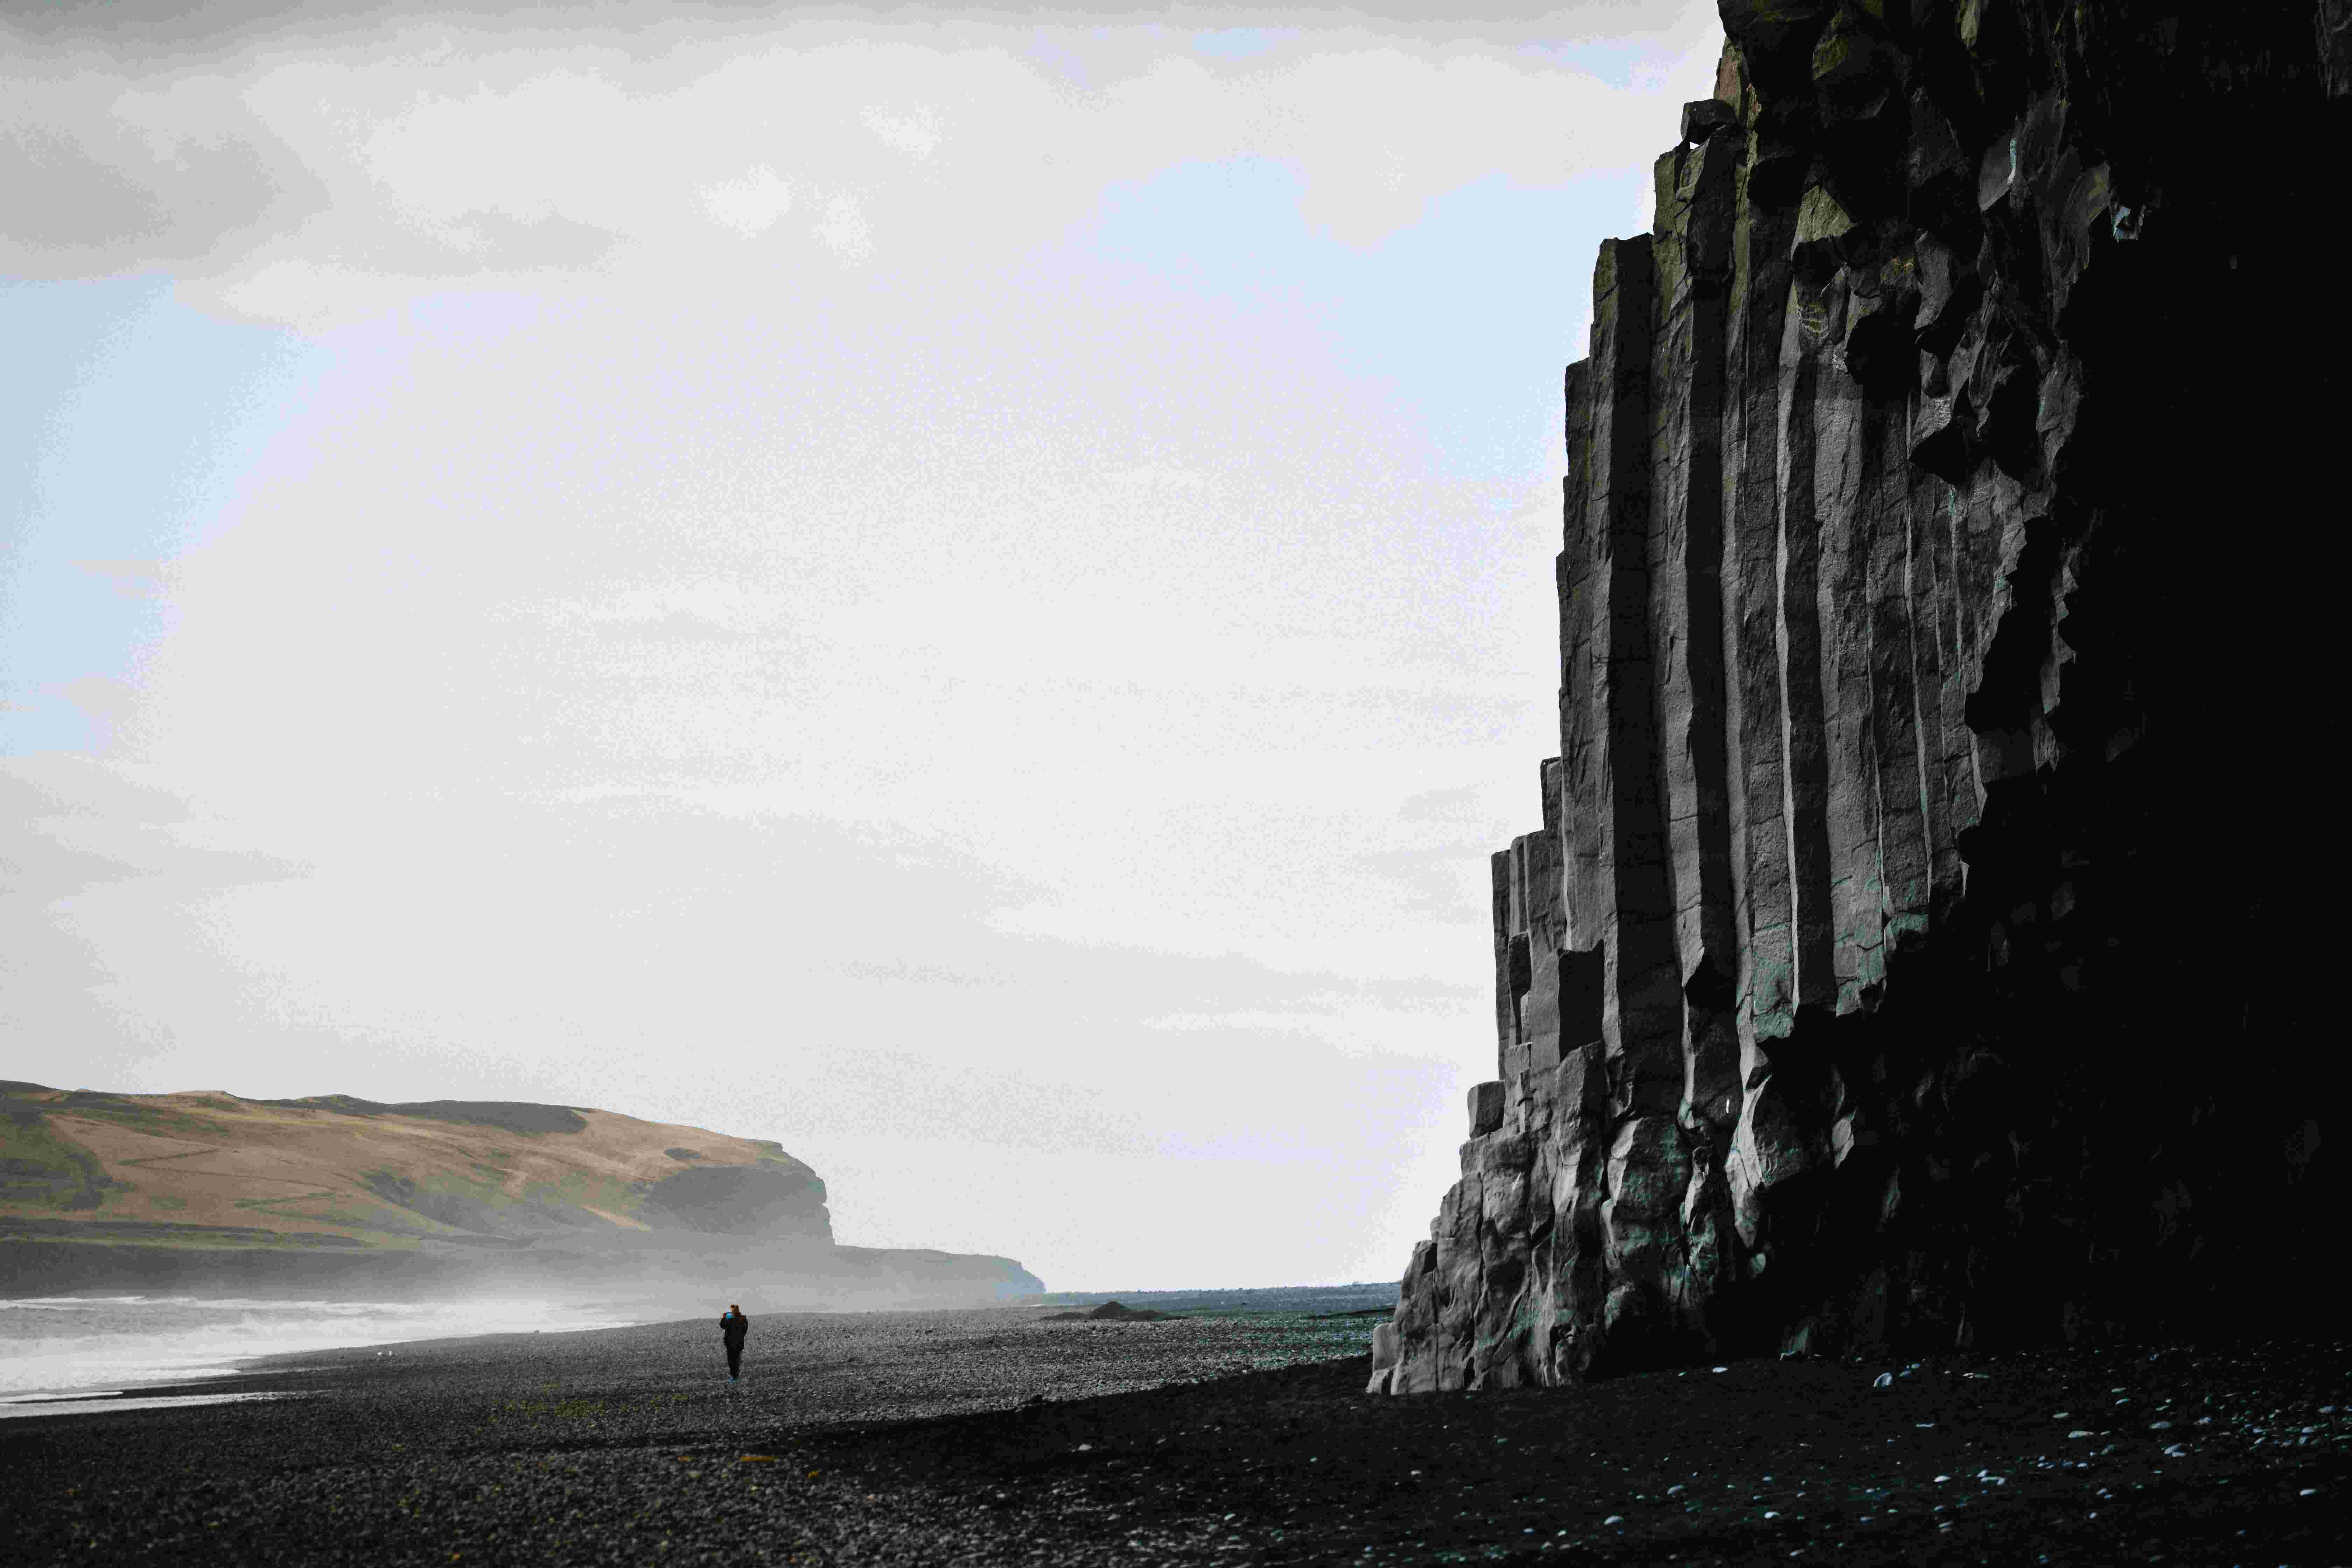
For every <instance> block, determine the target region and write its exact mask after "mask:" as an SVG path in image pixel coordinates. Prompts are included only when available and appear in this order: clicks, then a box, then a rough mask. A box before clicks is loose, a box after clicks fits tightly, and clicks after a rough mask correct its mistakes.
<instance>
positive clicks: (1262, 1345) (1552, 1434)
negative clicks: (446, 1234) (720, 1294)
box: [0, 1309, 2352, 1565]
mask: <svg viewBox="0 0 2352 1568" xmlns="http://www.w3.org/2000/svg"><path fill="white" fill-rule="evenodd" d="M1039 1316H1040V1315H1039V1314H1037V1313H1035V1312H1034V1311H1023V1310H1009V1309H1003V1310H986V1311H969V1312H937V1313H892V1314H877V1315H874V1316H866V1317H817V1316H810V1317H783V1316H763V1317H761V1318H759V1319H758V1320H756V1321H755V1322H754V1323H753V1332H752V1340H751V1351H750V1353H749V1354H748V1355H747V1357H746V1359H745V1373H746V1379H745V1384H744V1386H743V1387H742V1388H741V1390H740V1391H737V1390H733V1389H730V1387H729V1385H728V1384H727V1382H726V1379H725V1375H724V1371H723V1365H722V1363H721V1362H720V1358H719V1346H718V1342H717V1334H716V1332H715V1331H713V1329H712V1327H711V1325H710V1324H709V1323H707V1322H703V1321H695V1322H692V1323H681V1324H667V1325H658V1326H653V1327H645V1328H635V1329H621V1330H608V1331H597V1332H593V1333H583V1334H545V1335H529V1334H515V1335H499V1336H494V1337H490V1338H484V1339H473V1340H454V1341H445V1342H436V1343H429V1344H420V1345H409V1346H401V1347H396V1348H394V1350H393V1351H392V1352H391V1353H389V1354H383V1353H380V1352H375V1351H356V1352H334V1353H331V1354H329V1355H326V1356H313V1357H308V1358H304V1359H303V1361H302V1363H301V1364H302V1367H303V1369H304V1370H300V1371H297V1372H292V1373H280V1374H278V1375H276V1376H274V1377H268V1378H253V1379H247V1380H243V1381H241V1382H234V1383H229V1384H211V1385H207V1386H208V1387H209V1388H212V1389H215V1390H217V1389H222V1388H235V1387H239V1386H251V1387H274V1388H280V1389H285V1388H298V1389H302V1390H307V1391H308V1393H307V1394H306V1396H304V1397H300V1398H290V1399H281V1400H273V1401H268V1402H265V1403H256V1404H247V1405H207V1406H203V1407H194V1408H183V1409H177V1410H173V1409H151V1410H141V1411H131V1412H123V1413H119V1414H98V1415H69V1416H56V1417H28V1418H23V1419H17V1420H12V1421H10V1422H8V1423H6V1424H5V1427H0V1504H5V1507H6V1509H7V1515H6V1518H7V1530H6V1531H5V1537H0V1555H5V1556H6V1557H7V1558H9V1560H11V1561H24V1562H30V1563H41V1562H99V1561H104V1562H109V1563H111V1562H116V1561H121V1560H123V1559H126V1558H127V1559H131V1560H138V1561H156V1562H167V1563H207V1562H237V1563H346V1562H350V1563H705V1562H709V1563H718V1562H726V1563H745V1562H751V1563H769V1562H773V1563H824V1564H841V1565H849V1564H866V1563H1055V1564H1059V1563H1077V1564H1093V1563H1257V1562H1267V1563H1339V1562H1373V1563H1391V1562H1393V1563H1432V1562H1470V1561H1475V1562H1486V1561H1495V1560H1508V1561H1516V1562H1520V1563H1532V1562H1535V1561H1537V1560H1538V1559H1542V1560H1547V1561H1550V1560H1560V1561H1570V1562H1575V1561H1583V1562H1610V1563H1664V1562H1676V1561H1679V1562H1686V1563H1761V1562H1774V1561H1778V1562H1786V1561H1788V1560H1790V1558H1791V1557H1794V1558H1797V1559H1798V1560H1799V1561H1815V1562H1821V1561H1838V1562H1845V1563H1905V1564H1906V1565H1908V1564H1918V1563H2126V1562H2134V1563H2137V1562H2176V1563H2247V1564H2254V1563H2261V1564H2265V1565H2267V1564H2273V1563H2319V1564H2325V1563H2347V1562H2352V1547H2348V1546H2347V1518H2346V1514H2347V1510H2346V1508H2345V1500H2346V1485H2347V1468H2352V1376H2348V1375H2347V1374H2352V1346H2347V1345H2344V1344H2310V1343H2304V1344H2283V1345H2269V1346H2261V1347H2243V1348H2237V1349H2232V1350H2229V1351H2221V1352H2217V1351H2210V1350H2208V1351H2202V1352H2199V1351H2192V1350H2189V1349H2187V1348H2182V1347H2160V1346H2142V1347H2138V1348H2136V1349H2124V1348H2110V1349H2108V1350H2105V1351H2100V1352H2093V1351H2076V1352H2040V1353H2034V1354H2014V1355H1997V1356H1979V1357H1974V1358H1948V1359H1940V1360H1936V1361H1930V1362H1927V1363H1917V1364H1916V1365H1910V1366H1906V1365H1902V1364H1871V1363H1851V1362H1827V1361H1812V1360H1778V1361H1754V1362H1738V1363H1728V1364H1727V1365H1726V1366H1725V1367H1724V1368H1723V1369H1722V1370H1721V1371H1716V1370H1713V1369H1709V1368H1696V1369H1692V1370H1690V1371H1687V1372H1681V1373H1675V1372H1666V1373H1650V1374H1646V1375H1644V1376H1641V1377H1634V1378H1626V1379H1622V1380H1620V1381H1617V1382H1613V1383H1609V1384H1600V1385H1597V1386H1594V1387H1591V1388H1586V1389H1575V1390H1564V1391H1551V1392H1537V1391H1530V1392H1517V1393H1499V1394H1498V1393H1489V1394H1441V1395H1433V1396H1428V1397H1422V1398H1412V1399H1380V1400H1373V1399H1367V1398H1365V1397H1364V1396H1363V1395H1362V1393H1361V1389H1362V1386H1363V1383H1364V1379H1365V1377H1366V1375H1367V1373H1368V1371H1369V1368H1368V1365H1367V1362H1366V1358H1365V1357H1364V1355H1363V1353H1362V1350H1361V1347H1362V1344H1363V1342H1364V1339H1365V1337H1366V1332H1367V1323H1366V1321H1365V1320H1362V1319H1346V1318H1337V1319H1333V1318H1313V1317H1308V1316H1306V1315H1303V1314H1293V1313H1264V1314H1249V1315H1234V1316H1220V1317H1208V1318H1199V1319H1190V1320H1181V1321H1171V1322H1157V1323H1090V1322H1050V1323H1049V1322H1044V1321H1038V1320H1039ZM1342 1356H1344V1358H1345V1359H1339V1358H1340V1357H1342ZM1881 1373H1885V1374H1886V1376H1887V1383H1886V1385H1885V1386H1884V1387H1880V1386H1877V1385H1876V1383H1877V1379H1878V1377H1879V1375H1880V1374H1881Z"/></svg>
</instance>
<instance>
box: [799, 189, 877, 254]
mask: <svg viewBox="0 0 2352 1568" xmlns="http://www.w3.org/2000/svg"><path fill="white" fill-rule="evenodd" d="M814 233H815V235H816V237H817V238H819V239H821V240H823V241H824V247H825V248H826V249H827V250H830V251H832V252H833V253H834V255H835V256H837V257H839V258H841V259H842V260H844V261H863V260H865V259H866V258H867V257H868V256H871V255H873V254H874V236H873V232H872V231H871V230H870V229H868V228H867V227H866V214H865V213H864V212H863V211H862V210H861V209H860V208H859V206H858V205H857V198H856V197H855V196H852V195H846V194H845V193H843V192H839V191H836V192H835V193H834V194H833V195H829V196H827V197H826V198H825V199H824V219H823V221H821V222H820V223H818V224H817V226H816V227H815V229H814Z"/></svg>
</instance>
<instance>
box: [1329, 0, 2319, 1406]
mask: <svg viewBox="0 0 2352 1568" xmlns="http://www.w3.org/2000/svg"><path fill="white" fill-rule="evenodd" d="M2164 9H2165V8H2160V7H2151V6H2147V5H2138V4H2132V3H2129V0H2073V3H2063V4H2061V3H2054V0H1874V3H1854V4H1827V3H1809V0H1783V3H1774V4H1765V3H1762V0H1721V12H1722V16H1723V20H1724V25H1725V29H1726V32H1727V43H1726V47H1725V50H1724V54H1723V59H1722V66H1721V70H1720V73H1719V77H1718V80H1717V91H1716V96H1715V97H1714V98H1713V99H1712V100H1705V101H1701V102H1696V103H1693V104H1690V105H1689V106H1687V107H1686V108H1685V110H1684V111H1683V123H1682V142H1681V144H1680V145H1679V146H1677V147H1675V149H1674V150H1673V151H1671V152H1669V153H1665V154H1664V155H1663V156H1662V157H1661V158H1660V159H1659V160H1658V163H1657V165H1656V190H1657V206H1656V222H1655V226H1654V231H1653V232H1652V233H1651V234H1650V235H1647V236H1643V237H1638V238H1633V239H1623V240H1612V241H1609V242H1607V243H1605V244H1604V245H1603V246H1602V247H1601V256H1600V258H1599V264H1598V266H1597V267H1596V268H1595V270H1594V275H1593V301H1594V305H1593V327H1592V338H1591V354H1590V357H1589V358H1587V359H1585V360H1582V361H1580V362H1579V363H1576V364H1574V365H1571V366H1570V368H1569V370H1568V373H1567V377H1566V386H1565V393H1566V396H1565V403H1566V419H1565V435H1566V442H1567V452H1568V464H1567V479H1566V482H1565V500H1564V524H1565V526H1564V532H1563V545H1564V548H1563V550H1562V552H1561V554H1560V557H1559V563H1558V582H1559V607H1560V621H1559V639H1560V668H1561V677H1560V753H1559V756H1558V757H1556V758H1554V759H1552V760H1550V761H1549V762H1547V763H1544V764H1543V765H1542V767H1541V769H1540V770H1539V778H1540V784H1541V794H1542V805H1543V814H1542V821H1543V825H1542V826H1541V828H1540V829H1539V830H1538V831H1536V832H1533V833H1530V834H1528V836H1526V837H1522V838H1519V839H1517V840H1516V841H1515V842H1514V843H1513V844H1512V846H1511V847H1510V848H1509V849H1508V850H1507V851H1504V852H1503V853H1501V854H1498V855H1496V857H1495V861H1494V915H1495V960H1496V1026H1497V1032H1498V1037H1499V1049H1498V1061H1497V1068H1498V1071H1497V1075H1496V1081H1493V1082H1490V1083H1486V1084H1484V1085H1481V1086H1480V1087H1479V1088H1478V1089H1476V1090H1475V1091H1474V1092H1473V1093H1472V1095H1471V1103H1470V1132H1471V1138H1470V1142H1467V1143H1466V1144H1465V1145H1464V1148H1463V1173H1462V1177H1461V1180H1460V1182H1459V1183H1458V1184H1456V1185H1455V1186H1454V1188H1453V1189H1452V1190H1451V1191H1450V1192H1448V1193H1447V1194H1445V1196H1444V1202H1443V1204H1442V1205H1441V1206H1440V1209H1439V1213H1438V1215H1437V1218H1436V1221H1435V1222H1434V1224H1433V1227H1432V1235H1431V1239H1430V1240H1429V1241H1427V1242H1424V1243H1423V1244H1421V1245H1420V1246H1419V1247H1416V1248H1415V1250H1414V1252H1413V1256H1412V1262H1411V1264H1410V1266H1409V1268H1408V1269H1407V1272H1406V1275H1405V1278H1404V1280H1403V1284H1402V1300H1401V1301H1400V1303H1399V1306H1398V1308H1397V1311H1396V1314H1395V1317H1394V1319H1393V1321H1391V1322H1389V1323H1384V1324H1382V1325H1381V1327H1380V1329H1379V1330H1378V1331H1377V1333H1376V1335H1375V1339H1374V1345H1373V1363H1374V1373H1373V1377H1372V1384H1371V1386H1372V1389H1373V1391H1374V1392H1391V1393H1399V1394H1402V1393H1408V1392H1414V1391H1420V1390H1427V1389H1441V1388H1460V1387H1481V1386H1512V1385H1518V1384H1556V1383H1562V1382H1567V1381H1571V1380H1575V1379H1579V1378H1588V1377H1595V1376H1602V1375H1607V1374H1610V1373H1616V1372H1622V1371H1628V1370H1633V1369H1637V1368H1641V1367H1646V1366H1658V1365H1667V1364H1674V1363H1679V1362H1685V1361H1689V1360H1693V1359H1696V1358H1699V1357H1715V1356H1722V1355H1730V1354H1737V1353H1761V1352H1769V1351H1771V1350H1774V1349H1782V1350H1795V1351H1810V1352H1844V1351H1850V1350H1861V1349H1864V1348H1901V1347H1911V1348H1916V1349H1919V1350H1923V1351H1924V1350H1928V1349H1948V1348H1952V1347H1955V1346H1958V1347H1967V1346H1970V1345H1974V1344H1989V1343H1993V1342H2023V1341H2032V1340H2037V1339H2042V1340H2046V1339H2053V1338H2068V1339H2072V1338H2074V1337H2078V1336H2082V1335H2085V1334H2096V1333H2099V1332H2102V1331H2110V1330H2140V1331H2150V1330H2156V1329H2158V1328H2160V1327H2166V1326H2170V1327H2195V1326H2199V1325H2210V1324H2228V1325H2231V1326H2233V1327H2241V1328H2243V1327H2250V1326H2251V1327H2259V1328H2292V1327H2296V1326H2306V1325H2309V1324H2311V1323H2313V1322H2315V1321H2317V1314H2319V1313H2320V1312H2321V1311H2323V1310H2326V1309H2325V1304H2324V1302H2323V1301H2322V1300H2321V1297H2322V1294H2323V1289H2322V1288H2321V1287H2319V1286H2318V1285H2316V1284H2315V1282H2314V1281H2313V1279H2312V1276H2311V1275H2310V1274H2309V1272H2307V1271H2306V1270H2305V1269H2303V1268H2300V1267H2299V1266H2298V1264H2297V1261H2296V1260H2297V1259H2299V1258H2301V1257H2302V1256H2303V1255H2304V1254H2305V1253H2306V1252H2307V1251H2308V1249H2309V1247H2311V1245H2312V1239H2313V1236H2314V1235H2315V1234H2316V1233H2318V1232H2321V1231H2324V1228H2325V1227H2324V1226H2322V1225H2319V1224H2317V1223H2316V1222H2317V1221H2318V1219H2319V1216H2321V1215H2330V1216H2332V1215H2333V1214H2335V1213H2336V1212H2338V1211H2339V1209H2340V1206H2341V1203H2342V1200H2343V1199H2344V1197H2345V1196H2346V1195H2347V1194H2346V1192H2345V1188H2346V1186H2347V1175H2346V1161H2345V1158H2344V1153H2345V1143H2346V1135H2345V1131H2344V1121H2345V1106H2346V1103H2347V1100H2346V1090H2347V1087H2352V1085H2347V1068H2346V1066H2345V1061H2344V1056H2343V1053H2342V1052H2341V1050H2340V1049H2338V1048H2337V1047H2334V1046H2332V1045H2329V1044H2327V1043H2326V1042H2327V1041H2328V1040H2330V1039H2332V1038H2333V1037H2334V1028H2333V1027H2332V1026H2330V1025H2329V1023H2328V1021H2327V1020H2328V1019H2330V1018H2331V1017H2333V1016H2334V1012H2333V1008H2332V1006H2329V1005H2326V1002H2327V994H2328V988H2327V984H2326V975H2327V974H2328V973H2331V971H2330V970H2329V968H2328V965H2327V963H2326V961H2325V960H2324V959H2323V960H2321V961H2320V966H2319V967H2320V973H2318V974H2313V973H2310V971H2309V968H2308V961H2307V960H2306V959H2305V954H2306V953H2307V952H2309V945H2308V944H2309V942H2311V939H2313V938H2314V937H2318V936H2320V935H2321V934H2322V933H2323V932H2326V931H2330V930H2332V929H2333V925H2334V922H2333V921H2327V920H2325V919H2322V918H2320V917H2321V915H2322V911H2323V909H2324V907H2325V906H2324V904H2323V901H2322V900H2323V890H2324V888H2325V886H2326V881H2327V880H2328V874H2327V873H2326V871H2325V869H2324V868H2323V867H2322V866H2321V865H2319V864H2315V859H2316V858H2317V857H2318V851H2317V849H2316V845H2317V844H2320V843H2325V842H2326V841H2328V840H2329V838H2330V837H2331V836H2330V835H2329V834H2327V833H2326V831H2325V830H2324V828H2322V826H2321V825H2322V824H2324V822H2325V816H2324V813H2325V811H2326V809H2327V807H2326V805H2325V804H2324V798H2315V796H2319V795H2320V793H2321V792H2320V791H2319V790H2318V789H2316V788H2315V786H2316V785H2317V784H2319V783H2320V781H2321V780H2322V779H2324V778H2326V777H2328V776H2331V773H2330V770H2328V769H2327V768H2326V767H2325V766H2323V763H2325V762H2326V759H2328V758H2329V757H2331V756H2336V755H2340V754H2342V752H2343V750H2344V749H2345V742H2344V740H2343V738H2342V735H2341V731H2342V728H2343V721H2342V718H2341V705H2340V704H2338V703H2337V702H2336V700H2334V699H2333V697H2332V695H2331V694H2330V693H2331V690H2332V686H2333V679H2332V671H2333V670H2334V669H2336V668H2340V665H2341V662H2342V656H2341V652H2340V648H2339V647H2337V640H2338V639H2336V638H2334V637H2328V636H2326V628H2328V626H2330V622H2331V619H2332V617H2333V616H2334V614H2335V611H2334V605H2333V599H2334V597H2335V594H2334V589H2335V584H2334V581H2333V574H2332V571H2330V570H2329V569H2326V568H2325V567H2324V566H2323V565H2322V564H2321V563H2322V562H2323V561H2324V559H2325V558H2326V556H2327V554H2328V553H2329V552H2331V551H2332V550H2333V548H2335V542H2334V539H2333V535H2334V534H2335V533H2336V531H2338V530H2337V529H2336V526H2335V521H2336V517H2337V516H2338V515H2339V514H2340V513H2341V511H2342V510H2343V509H2342V503H2341V501H2340V500H2338V499H2337V498H2336V496H2335V494H2334V491H2333V486H2332V480H2333V477H2334V476H2333V473H2332V471H2331V470H2330V468H2329V466H2328V464H2327V459H2328V458H2330V457H2331V456H2332V453H2333V450H2334V447H2335V446H2336V444H2337V443H2338V442H2339V441H2340V439H2341V419H2342V416H2341V409H2342V407H2343V399H2342V398H2341V396H2340V395H2338V394H2337V393H2336V391H2335V390H2334V389H2333V387H2332V385H2331V379H2332V377H2333V375H2334V374H2336V371H2337V367H2338V366H2340V364H2341V363H2343V352H2342V351H2343V350H2344V348H2345V346H2346V344H2345V337H2346V325H2345V316H2346V312H2345V310H2344V308H2343V305H2342V303H2341V301H2340V300H2331V299H2330V298H2329V297H2328V291H2329V290H2330V289H2338V288H2340V285H2337V284H2336V282H2335V281H2334V280H2333V260H2332V255H2331V254H2329V253H2328V252H2327V251H2326V247H2316V248H2315V247H2311V246H2309V245H2306V244H2304V243H2301V237H2303V236H2305V235H2308V234H2310V233H2311V232H2313V230H2314V228H2315V227H2316V228H2318V229H2321V230H2328V229H2332V227H2333V225H2334V222H2335V215H2334V212H2333V208H2334V206H2335V205H2336V203H2335V198H2334V194H2333V193H2334V181H2333V179H2332V176H2326V175H2318V174H2315V173H2313V172H2314V171H2319V170H2332V169H2333V168H2334V167H2335V166H2336V162H2337V161H2338V158H2339V157H2340V155H2341V154H2343V153H2346V152H2347V151H2352V136H2347V130H2352V118H2348V117H2347V105H2352V99H2348V98H2347V91H2352V7H2347V5H2344V4H2342V3H2341V0H2325V3H2323V4H2319V5H2312V4H2308V3H2305V4H2299V5H2279V4H2250V5H2231V6H2195V7H2181V8H2179V12H2180V14H2179V15H2164V14H2162V12H2163V10H2164ZM2329 734H2336V735H2337V737H2338V738H2337V739H2336V741H2333V742H2331V741H2329V740H2327V739H2326V737H2327V736H2328V735H2329ZM2306 838H2310V839H2313V840H2315V843H2314V844H2313V845H2312V846H2310V847H2306V846H2305V843H2304V842H2303V840H2305V839H2306Z"/></svg>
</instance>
